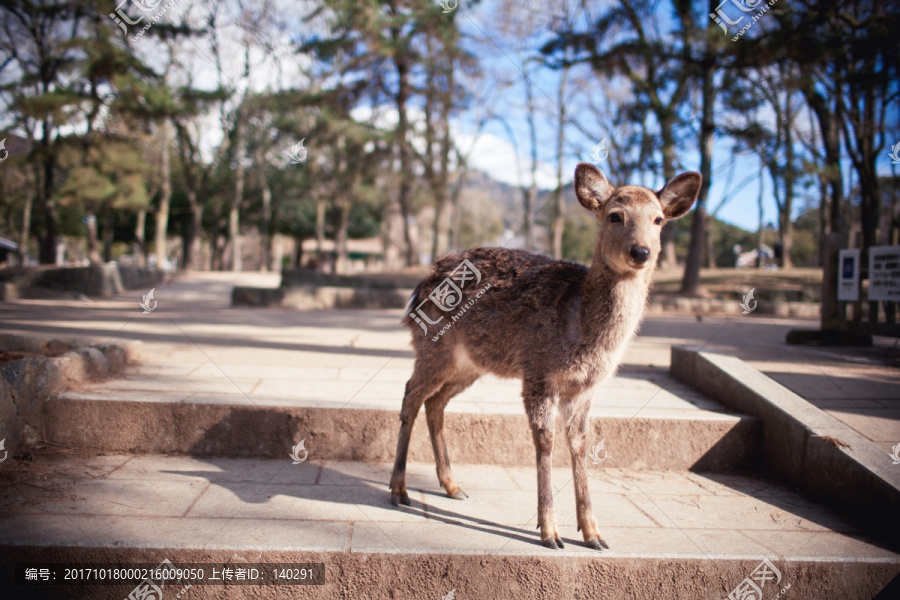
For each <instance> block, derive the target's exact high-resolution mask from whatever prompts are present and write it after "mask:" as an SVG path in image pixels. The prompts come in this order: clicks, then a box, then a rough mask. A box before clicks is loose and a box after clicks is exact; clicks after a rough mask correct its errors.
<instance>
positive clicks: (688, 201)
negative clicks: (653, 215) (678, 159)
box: [656, 171, 703, 219]
mask: <svg viewBox="0 0 900 600" xmlns="http://www.w3.org/2000/svg"><path fill="white" fill-rule="evenodd" d="M702 182H703V177H701V176H700V173H695V172H693V171H689V172H687V173H682V174H681V175H677V176H675V177H674V178H673V179H672V180H671V181H670V182H669V183H667V184H666V185H665V187H663V189H661V190H659V191H658V192H656V196H657V198H659V202H660V204H662V207H663V214H664V215H666V218H667V219H677V218H679V217H683V216H684V215H685V213H687V211H689V210H691V206H693V205H694V201H695V200H696V199H697V194H699V193H700V184H701V183H702Z"/></svg>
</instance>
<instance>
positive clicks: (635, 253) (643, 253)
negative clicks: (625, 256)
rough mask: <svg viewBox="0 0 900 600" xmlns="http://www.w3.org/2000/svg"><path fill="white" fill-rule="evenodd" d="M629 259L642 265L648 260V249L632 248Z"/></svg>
mask: <svg viewBox="0 0 900 600" xmlns="http://www.w3.org/2000/svg"><path fill="white" fill-rule="evenodd" d="M631 258H632V259H633V260H634V262H636V263H638V264H644V263H645V262H647V259H648V258H650V248H646V247H644V246H632V247H631Z"/></svg>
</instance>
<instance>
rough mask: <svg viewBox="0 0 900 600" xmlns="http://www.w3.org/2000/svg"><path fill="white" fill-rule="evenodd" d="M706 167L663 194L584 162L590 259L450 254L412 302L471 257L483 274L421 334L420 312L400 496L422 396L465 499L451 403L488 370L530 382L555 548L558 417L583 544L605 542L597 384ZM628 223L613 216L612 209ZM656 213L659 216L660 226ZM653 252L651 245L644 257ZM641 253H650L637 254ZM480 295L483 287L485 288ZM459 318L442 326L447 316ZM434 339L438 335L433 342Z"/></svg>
mask: <svg viewBox="0 0 900 600" xmlns="http://www.w3.org/2000/svg"><path fill="white" fill-rule="evenodd" d="M699 188H700V175H699V174H697V173H684V174H682V175H679V176H678V177H676V178H675V179H673V180H672V181H671V182H669V183H668V184H667V185H666V187H664V188H663V189H662V190H660V191H659V192H656V193H654V192H653V191H651V190H649V189H647V188H643V187H639V186H625V187H622V188H619V189H618V190H617V189H615V188H613V187H612V186H611V185H610V184H609V182H608V181H607V180H606V178H605V177H604V176H603V174H602V173H600V171H598V170H597V169H596V168H595V167H593V166H592V165H588V164H584V163H582V164H580V165H578V168H577V169H576V171H575V192H576V196H577V197H578V200H579V202H581V204H582V205H583V206H584V207H585V208H586V209H588V210H589V211H591V212H592V213H594V215H595V216H596V218H597V219H598V221H600V224H601V229H600V233H599V235H598V237H597V244H596V248H595V250H594V260H593V262H592V264H591V266H590V268H587V267H584V266H582V265H578V264H574V263H570V262H565V261H556V260H551V259H549V258H546V257H544V256H539V255H536V254H531V253H529V252H524V251H522V250H508V249H505V248H475V249H472V250H467V251H465V252H461V253H458V254H453V255H449V256H445V257H443V258H442V259H440V260H438V261H437V263H435V265H434V269H433V272H432V274H431V275H430V276H429V277H428V278H426V279H425V280H424V281H423V282H422V283H420V284H419V286H418V287H417V288H416V291H415V293H414V294H413V297H412V299H411V300H410V306H411V308H412V309H413V310H415V308H416V307H417V306H418V305H419V304H420V303H421V302H422V301H423V300H425V299H427V298H428V294H429V293H430V292H431V291H432V290H434V289H435V287H437V286H438V285H439V284H440V283H441V282H442V281H444V279H445V278H446V277H448V276H449V274H450V273H451V272H452V271H453V270H454V269H456V268H457V267H458V266H459V265H460V263H461V262H462V261H463V260H466V259H467V260H469V261H470V262H471V263H472V264H473V265H474V266H475V267H476V268H477V269H478V271H479V272H480V273H481V281H480V282H478V283H477V284H476V283H474V282H473V281H470V282H468V283H467V285H466V287H464V288H462V296H463V298H462V301H461V302H460V303H459V305H458V306H459V307H464V306H467V308H466V309H465V313H464V314H462V315H461V316H460V318H459V319H458V320H457V321H455V322H452V321H451V320H450V315H456V314H458V313H459V310H460V308H456V309H454V310H451V311H449V312H442V311H441V310H440V309H439V308H438V307H437V306H435V305H434V304H433V303H432V302H426V303H425V304H424V305H423V311H424V312H425V313H426V314H427V316H428V317H429V320H431V321H436V320H438V319H439V318H440V317H441V316H443V317H444V319H443V320H442V321H441V322H440V323H439V324H438V325H437V326H435V325H428V327H427V330H428V331H427V333H424V332H423V331H422V329H421V327H420V325H419V324H418V323H416V322H415V321H414V320H413V319H412V318H410V316H411V314H410V313H411V312H412V311H408V314H407V315H405V318H404V319H405V323H406V324H407V325H408V326H409V328H410V329H411V330H412V332H413V335H412V340H413V341H412V343H413V348H414V350H415V353H416V363H415V367H414V369H413V374H412V377H411V378H410V380H409V381H408V382H407V384H406V394H405V396H404V398H403V408H402V410H401V412H400V420H401V422H402V424H401V427H400V435H399V438H398V440H397V455H396V460H395V463H394V471H393V475H392V476H391V501H392V502H393V503H394V504H395V505H397V504H398V503H399V502H402V503H404V504H409V496H408V494H407V492H406V484H405V474H406V456H407V451H408V448H409V438H410V434H411V432H412V426H413V423H414V421H415V418H416V416H417V414H418V412H419V410H420V409H421V407H422V404H423V403H424V405H425V413H426V419H427V421H428V430H429V432H430V434H431V442H432V446H433V448H434V455H435V462H436V465H437V476H438V480H439V481H440V483H441V485H442V486H443V487H444V489H445V490H446V491H447V494H448V495H450V496H451V497H454V498H465V497H466V495H465V493H464V492H463V491H462V490H461V489H460V488H459V486H457V484H456V482H455V480H454V479H453V475H452V473H451V471H450V461H449V457H448V455H447V447H446V444H445V443H444V439H443V419H444V407H445V406H446V405H447V403H448V402H449V401H450V399H451V398H452V397H453V396H455V395H457V394H459V393H460V392H462V391H463V390H465V389H466V388H468V387H469V386H470V385H472V383H474V382H475V380H477V379H478V378H479V377H480V376H481V375H482V374H484V373H493V374H495V375H498V376H500V377H510V378H513V377H514V378H520V379H522V382H523V384H522V398H523V400H524V403H525V412H526V414H527V415H528V419H529V423H530V425H531V430H532V435H533V438H534V444H535V449H536V453H537V457H536V458H537V470H538V527H539V528H540V530H541V540H542V542H543V543H544V545H546V546H548V547H550V548H556V547H560V548H561V547H562V540H561V539H560V536H559V531H558V530H557V527H556V520H555V517H554V515H553V490H552V486H551V483H550V470H551V469H550V467H551V450H552V448H553V434H554V418H555V414H556V412H557V411H558V412H559V413H560V414H561V416H562V417H563V419H564V420H565V431H566V437H567V441H568V444H569V450H570V453H571V456H572V470H573V475H574V482H575V498H576V506H577V517H578V528H579V530H581V531H582V532H583V534H584V540H585V543H586V544H587V545H588V546H590V547H591V548H595V549H597V550H599V549H600V548H601V547H608V546H607V545H606V543H605V542H604V541H603V539H602V538H601V536H600V532H599V531H598V529H597V524H596V522H595V520H594V516H593V511H592V509H591V501H590V495H589V492H588V484H587V474H586V471H585V456H586V446H585V437H586V432H587V424H588V412H589V410H590V403H591V398H590V390H591V389H592V388H593V387H594V386H595V385H597V384H598V383H600V382H601V381H603V380H604V379H606V378H607V377H610V376H611V375H613V374H614V372H615V370H616V368H617V367H618V364H619V361H620V359H621V357H622V353H623V352H624V350H625V345H626V343H627V342H628V340H629V339H630V338H631V336H632V335H633V334H634V332H635V330H636V329H637V327H638V325H639V324H640V321H641V319H642V317H643V313H644V306H645V304H646V302H647V293H648V290H649V287H650V282H651V278H652V275H653V267H654V265H655V264H656V259H657V256H658V254H659V248H660V238H659V234H660V231H661V229H662V224H664V222H665V220H666V219H673V218H678V217H680V216H682V215H683V214H684V213H686V212H687V211H688V210H689V209H690V207H691V205H692V204H693V202H694V200H695V199H696V197H697V192H698V191H699ZM613 214H616V215H618V218H619V219H620V221H619V222H612V221H611V219H614V218H615V217H613V216H612V215H613ZM657 220H661V222H660V223H657V222H656V221H657ZM647 250H649V254H647ZM635 253H637V254H638V255H639V256H643V257H644V258H645V260H644V262H642V263H641V262H640V260H638V257H637V256H635ZM479 292H482V293H481V294H480V295H479ZM448 322H449V323H452V325H451V326H450V327H449V328H448V329H446V330H445V331H444V332H443V334H442V335H437V332H438V330H440V329H442V328H443V326H444V325H445V324H446V323H448ZM435 338H436V340H435Z"/></svg>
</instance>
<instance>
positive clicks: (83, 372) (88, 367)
mask: <svg viewBox="0 0 900 600" xmlns="http://www.w3.org/2000/svg"><path fill="white" fill-rule="evenodd" d="M139 346H140V342H129V343H127V344H93V345H92V344H91V343H90V342H86V341H83V340H58V339H52V340H46V339H38V338H30V337H24V336H18V335H11V334H0V350H3V351H6V352H24V353H33V354H35V356H28V357H25V358H22V359H19V360H15V361H11V362H5V363H0V424H2V427H3V430H2V431H0V439H6V450H7V451H8V452H9V454H10V455H12V456H15V454H16V453H17V452H18V451H19V450H20V449H23V448H28V447H33V446H34V445H35V444H36V443H37V442H38V440H40V439H47V437H46V432H45V431H44V423H43V414H44V402H45V401H46V400H47V399H48V398H50V397H52V396H54V395H55V394H59V393H60V392H62V391H63V390H65V389H67V388H69V387H71V386H73V385H77V384H79V383H82V382H86V381H95V380H98V379H103V378H105V377H109V376H111V375H115V374H118V373H120V372H121V371H122V370H123V369H124V368H125V366H126V365H127V364H129V363H130V362H133V361H134V360H135V357H136V355H137V353H138V349H139ZM44 352H50V353H62V354H61V355H60V356H55V357H48V356H41V355H40V353H44Z"/></svg>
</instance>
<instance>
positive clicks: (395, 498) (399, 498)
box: [391, 494, 409, 506]
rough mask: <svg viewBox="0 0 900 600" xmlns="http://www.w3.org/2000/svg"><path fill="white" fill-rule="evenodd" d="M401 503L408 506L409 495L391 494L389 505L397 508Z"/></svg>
mask: <svg viewBox="0 0 900 600" xmlns="http://www.w3.org/2000/svg"><path fill="white" fill-rule="evenodd" d="M401 503H402V504H405V505H406V506H409V494H391V504H393V505H394V506H399V505H400V504H401Z"/></svg>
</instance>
